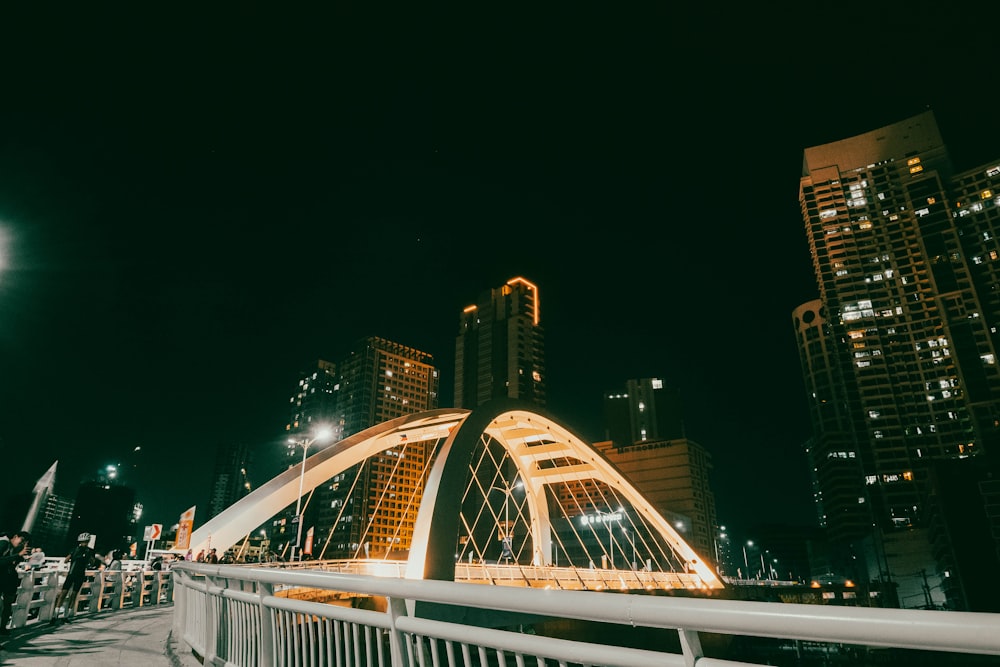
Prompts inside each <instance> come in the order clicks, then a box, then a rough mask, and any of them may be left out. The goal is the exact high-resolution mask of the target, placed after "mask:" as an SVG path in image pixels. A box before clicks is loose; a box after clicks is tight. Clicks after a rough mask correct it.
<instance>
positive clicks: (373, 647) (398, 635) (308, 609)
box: [174, 563, 1000, 667]
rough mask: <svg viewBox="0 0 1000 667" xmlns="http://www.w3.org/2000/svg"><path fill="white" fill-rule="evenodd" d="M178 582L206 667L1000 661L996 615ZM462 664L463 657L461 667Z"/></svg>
mask: <svg viewBox="0 0 1000 667" xmlns="http://www.w3.org/2000/svg"><path fill="white" fill-rule="evenodd" d="M174 574H175V582H174V591H175V596H176V603H175V621H174V623H175V628H179V629H180V630H181V634H182V636H183V637H184V640H185V641H186V642H188V644H189V645H190V646H191V648H192V650H193V651H194V652H195V653H197V654H198V655H200V656H202V657H203V659H204V661H205V664H206V665H230V666H233V667H244V666H245V667H250V666H251V665H258V664H261V665H264V664H266V665H271V664H274V665H281V666H288V667H297V666H298V665H306V664H308V665H334V664H345V663H343V662H341V661H337V660H335V657H336V656H337V655H340V654H341V653H342V652H347V653H346V654H349V655H351V656H352V660H351V661H350V662H351V664H366V663H365V660H368V661H369V662H368V664H370V665H372V666H373V667H413V666H415V665H420V666H421V667H424V666H426V667H444V666H445V665H451V664H464V665H466V666H467V667H475V666H476V665H486V664H492V663H494V661H492V660H486V659H485V658H486V656H488V655H490V654H493V653H495V654H496V656H497V661H498V662H499V664H504V663H505V660H504V657H503V656H505V655H508V656H509V655H513V656H514V657H515V658H516V661H517V664H528V663H529V662H538V664H541V662H540V661H542V660H546V659H547V660H552V661H554V662H555V663H561V664H565V663H566V662H572V663H580V664H583V665H592V664H600V665H617V666H621V667H649V666H650V665H651V664H653V663H657V660H659V662H658V663H657V664H661V665H687V666H688V667H691V666H693V665H698V667H710V666H711V667H722V666H730V667H735V666H736V665H748V664H763V663H764V660H763V658H762V659H761V662H760V663H750V662H747V661H746V660H747V656H745V655H742V654H741V655H740V656H738V657H739V659H738V660H732V659H730V658H732V657H734V656H726V655H711V653H712V651H706V650H704V649H703V647H702V640H701V633H711V634H712V635H713V636H715V635H728V636H730V637H734V638H735V637H740V638H744V637H754V638H776V639H784V640H787V641H788V642H790V644H791V645H794V646H795V647H796V648H800V642H806V643H807V644H811V643H814V642H815V643H822V644H824V645H826V646H827V647H833V649H834V650H838V651H839V650H842V649H843V648H844V645H848V646H850V647H851V649H852V650H865V651H871V650H877V649H879V648H899V649H917V650H926V651H934V652H941V653H945V654H952V655H955V654H981V655H1000V640H998V639H997V637H1000V615H997V614H984V613H972V612H949V611H934V610H913V609H881V608H868V607H844V606H832V605H831V606H825V605H809V604H792V603H779V602H750V601H736V600H725V599H717V598H699V597H677V596H670V595H662V594H660V595H645V594H630V593H607V592H604V593H602V592H597V591H581V590H556V589H549V590H546V589H541V588H527V587H510V586H489V587H488V588H485V586H486V585H485V584H474V583H464V582H453V581H427V580H416V579H400V578H395V577H377V576H371V575H361V574H349V573H337V572H328V571H319V570H303V569H299V570H281V569H274V568H260V567H249V566H233V565H205V564H197V563H185V564H180V565H178V566H177V567H176V568H175V572H174ZM307 592H308V593H310V595H309V597H310V598H317V595H316V593H317V592H319V593H324V594H326V595H327V596H329V599H330V602H329V603H326V604H324V603H321V602H315V601H307V600H302V599H297V596H299V595H303V596H304V594H305V593H307ZM352 596H353V597H354V598H357V597H358V596H361V597H366V598H369V602H368V603H366V604H358V603H357V602H356V601H355V602H354V603H352V604H351V606H346V604H345V602H344V601H345V600H346V599H348V598H351V597H352ZM320 597H321V596H320ZM335 598H336V599H335ZM338 600H339V601H338ZM428 603H434V604H431V605H428ZM352 607H354V608H352ZM357 607H363V608H357ZM472 609H474V610H476V611H475V612H473V611H472ZM503 612H506V614H504V613H503ZM539 618H544V619H552V620H562V621H571V622H572V621H580V622H598V623H603V624H616V625H620V626H623V627H624V628H640V627H641V628H651V629H662V630H666V631H672V632H676V633H677V635H676V638H677V643H676V646H673V647H660V646H654V647H647V648H643V649H641V650H628V651H626V650H622V648H624V647H617V648H615V650H614V651H611V650H608V648H607V647H606V646H604V645H602V644H598V643H591V642H587V641H570V640H567V639H559V638H555V637H547V636H542V635H541V634H533V633H524V632H518V631H512V630H510V629H509V628H510V627H516V626H518V625H519V624H523V623H531V622H534V621H535V620H537V619H539ZM502 628H508V629H502ZM456 652H460V653H461V656H462V659H461V660H458V662H457V663H453V662H452V661H451V659H452V658H455V659H457V657H458V656H457V654H456ZM477 655H478V656H479V659H478V661H477V660H476V659H475V656H477ZM574 656H575V657H574ZM362 657H365V659H364V660H363V659H362ZM428 661H429V662H428ZM507 664H511V663H507Z"/></svg>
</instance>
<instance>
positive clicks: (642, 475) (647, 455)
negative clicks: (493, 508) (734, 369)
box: [564, 378, 717, 560]
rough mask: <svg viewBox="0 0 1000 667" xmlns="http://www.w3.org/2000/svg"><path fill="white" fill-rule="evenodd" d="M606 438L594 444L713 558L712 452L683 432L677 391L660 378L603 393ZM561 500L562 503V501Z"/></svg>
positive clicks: (705, 555) (701, 551)
mask: <svg viewBox="0 0 1000 667" xmlns="http://www.w3.org/2000/svg"><path fill="white" fill-rule="evenodd" d="M604 415H605V432H606V433H607V435H608V437H609V438H610V439H609V440H608V441H606V442H598V443H594V447H596V448H597V449H598V450H599V451H600V452H602V453H603V454H604V455H605V456H606V457H607V458H608V460H609V461H611V462H612V463H614V464H615V465H616V466H617V467H618V469H619V470H621V472H622V473H623V474H624V475H625V477H627V478H628V479H629V480H630V481H631V482H632V483H633V484H634V485H635V487H636V488H637V489H638V490H639V491H641V492H642V493H643V495H645V496H646V497H647V498H648V499H649V501H650V502H651V503H652V504H653V506H654V507H656V508H657V509H658V510H660V512H661V513H662V514H663V515H664V516H666V517H673V518H671V521H672V522H673V523H674V526H675V528H677V529H678V532H680V533H681V535H682V537H684V540H685V541H686V542H687V543H688V544H690V545H691V547H692V548H694V550H695V551H697V552H698V553H699V554H701V555H702V557H703V558H705V559H709V560H715V551H716V548H715V547H716V545H715V542H716V532H717V530H716V526H717V518H716V513H715V494H714V493H713V492H712V488H711V484H710V482H709V475H710V472H711V470H712V457H711V454H709V452H708V451H707V450H706V449H705V448H704V447H702V446H701V445H700V444H698V443H697V442H694V441H693V440H689V439H687V438H685V437H684V419H683V409H682V405H681V399H680V393H679V392H678V391H677V390H676V389H673V388H670V387H667V386H666V385H665V384H664V382H663V380H662V379H660V378H643V379H637V380H628V381H627V382H626V383H625V389H624V391H616V392H606V393H605V395H604ZM564 505H565V503H564Z"/></svg>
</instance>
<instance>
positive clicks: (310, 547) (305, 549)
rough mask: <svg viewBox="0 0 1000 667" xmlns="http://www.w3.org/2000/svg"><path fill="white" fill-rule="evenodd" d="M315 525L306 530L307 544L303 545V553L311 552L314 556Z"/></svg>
mask: <svg viewBox="0 0 1000 667" xmlns="http://www.w3.org/2000/svg"><path fill="white" fill-rule="evenodd" d="M314 528H315V526H310V527H309V530H308V531H306V545H305V546H304V547H302V553H304V554H309V555H310V556H312V552H313V529H314Z"/></svg>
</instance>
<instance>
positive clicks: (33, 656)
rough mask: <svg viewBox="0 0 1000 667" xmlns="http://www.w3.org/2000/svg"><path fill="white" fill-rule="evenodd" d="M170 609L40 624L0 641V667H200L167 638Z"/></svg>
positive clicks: (173, 639) (159, 607) (167, 606)
mask: <svg viewBox="0 0 1000 667" xmlns="http://www.w3.org/2000/svg"><path fill="white" fill-rule="evenodd" d="M173 615H174V606H173V605H172V604H161V605H157V606H153V607H142V608H139V609H127V610H124V611H116V612H103V613H100V614H95V615H92V616H90V615H85V616H80V617H79V618H77V619H75V620H73V621H72V622H71V623H64V624H59V625H49V624H48V623H41V624H38V625H31V626H28V627H26V628H19V629H17V630H12V631H11V634H10V635H8V636H5V637H0V643H2V645H3V648H2V649H0V665H2V666H3V667H8V665H9V666H10V667H114V666H115V665H123V666H124V665H127V666H128V667H137V666H140V667H201V665H202V663H201V660H200V659H199V657H198V656H196V655H195V654H194V653H192V652H191V649H190V648H188V646H187V644H185V643H184V641H183V640H181V639H180V638H179V637H175V636H173V617H174V616H173Z"/></svg>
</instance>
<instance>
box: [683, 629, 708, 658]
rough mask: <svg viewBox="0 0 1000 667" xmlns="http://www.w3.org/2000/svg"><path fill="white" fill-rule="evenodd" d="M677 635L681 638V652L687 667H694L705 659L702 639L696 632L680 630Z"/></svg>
mask: <svg viewBox="0 0 1000 667" xmlns="http://www.w3.org/2000/svg"><path fill="white" fill-rule="evenodd" d="M677 633H678V634H679V635H680V638H681V652H682V653H683V655H684V665H685V667H694V665H695V663H696V662H698V661H699V660H701V658H702V657H704V652H703V651H702V649H701V637H699V636H698V632H697V631H696V630H684V629H683V628H678V630H677Z"/></svg>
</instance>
